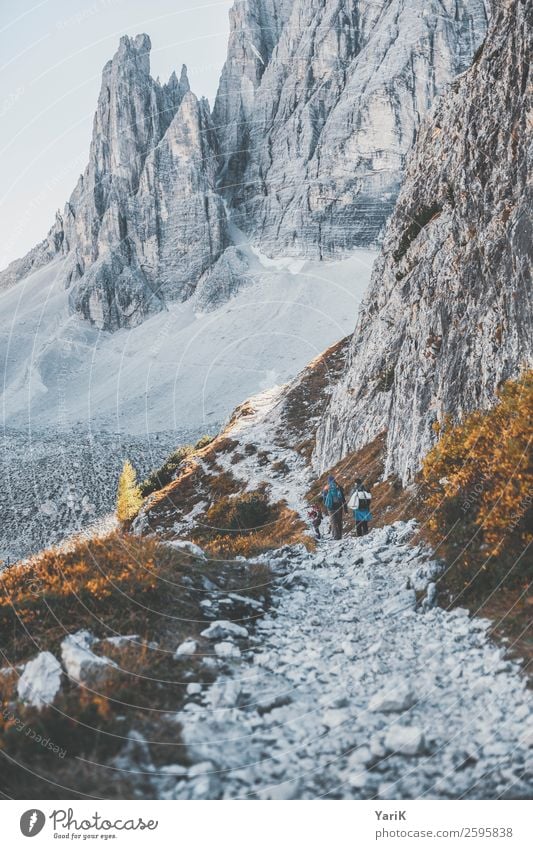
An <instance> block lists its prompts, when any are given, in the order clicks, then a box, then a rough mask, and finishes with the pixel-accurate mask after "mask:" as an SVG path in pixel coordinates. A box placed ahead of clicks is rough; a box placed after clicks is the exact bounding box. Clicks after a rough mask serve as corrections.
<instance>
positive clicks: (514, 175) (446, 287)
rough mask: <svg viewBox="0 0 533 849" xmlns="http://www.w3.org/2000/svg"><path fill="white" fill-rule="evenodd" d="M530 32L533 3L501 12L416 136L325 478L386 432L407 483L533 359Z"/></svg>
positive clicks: (392, 466)
mask: <svg viewBox="0 0 533 849" xmlns="http://www.w3.org/2000/svg"><path fill="white" fill-rule="evenodd" d="M531 24H532V8H531V6H530V5H529V6H528V4H527V3H526V2H524V1H523V0H503V2H501V3H500V4H499V5H498V7H497V9H495V15H494V19H493V21H492V24H491V26H490V30H489V33H488V35H487V38H486V40H485V43H484V45H483V47H482V49H481V50H480V51H479V53H478V55H477V56H476V58H475V60H474V63H473V66H472V67H471V68H470V70H468V71H467V72H466V73H464V74H463V75H462V76H461V77H460V78H459V79H457V80H456V81H455V83H454V84H453V86H452V91H451V92H450V93H449V94H448V95H447V96H446V97H444V98H442V99H441V100H440V101H439V102H438V103H437V104H436V106H435V108H434V109H433V111H432V114H431V115H430V116H429V117H428V119H427V120H426V121H425V122H424V124H423V126H422V128H421V131H420V134H419V137H418V141H417V144H416V147H415V149H414V152H413V154H412V156H411V157H410V160H409V165H408V168H407V174H406V178H405V182H404V184H403V188H402V190H401V192H400V196H399V198H398V202H397V204H396V208H395V212H394V214H393V216H392V218H391V220H390V222H389V225H388V227H387V231H386V235H385V240H384V245H383V252H382V254H381V257H380V258H379V260H378V261H377V264H376V266H375V268H374V272H373V276H372V282H371V286H370V290H369V292H368V295H367V297H366V299H365V302H364V304H363V307H362V310H361V313H360V317H359V320H358V323H357V327H356V330H355V333H354V336H353V340H352V345H351V350H350V355H349V360H348V365H347V370H346V373H345V375H344V378H343V379H342V381H341V382H340V384H339V386H338V387H337V389H336V391H335V393H334V395H333V398H332V402H331V406H330V409H329V411H328V413H327V415H326V416H325V418H324V420H323V422H322V425H321V427H320V429H319V433H318V439H317V447H316V453H315V460H316V462H317V464H318V465H319V466H321V467H322V468H325V467H327V466H329V465H330V464H332V463H334V462H335V461H336V460H338V459H339V458H340V457H342V456H343V455H345V454H346V453H347V452H349V451H352V450H354V449H356V448H359V447H360V446H362V445H364V444H366V443H367V442H369V441H370V440H371V439H373V438H374V437H375V436H376V435H377V434H378V433H379V432H380V431H382V430H383V429H384V428H387V429H388V437H387V461H386V472H387V473H388V474H391V473H395V474H398V475H399V476H400V477H401V478H402V480H403V481H404V482H408V481H410V480H412V478H413V476H414V474H415V473H416V471H417V469H418V468H419V466H420V462H421V459H422V457H423V456H424V454H425V453H426V452H427V450H428V449H429V448H430V446H431V444H432V443H433V441H434V439H435V434H434V430H433V428H432V425H433V424H434V422H442V421H443V419H444V417H445V416H446V415H447V414H450V415H452V416H453V417H460V416H461V415H462V414H464V413H465V412H467V411H470V410H472V409H473V408H476V407H486V406H488V405H490V404H492V403H493V402H494V399H495V392H496V390H497V388H498V385H499V384H500V382H501V381H503V380H505V379H506V378H508V377H510V376H513V375H515V374H517V372H518V371H519V370H520V368H521V367H522V366H523V365H525V364H528V363H529V364H531V363H532V361H533V322H532V309H533V307H532V287H531V276H530V274H531V261H532V258H533V257H532V243H533V242H532V235H533V234H532V226H531V219H530V211H531V200H532V190H531V173H532V164H533V163H532V144H531V132H530V127H531V124H530V122H531V114H532V113H531V99H530V97H531V78H530V73H531V72H530V66H529V58H530V56H531V47H532V43H531V41H532V39H531V31H532V30H531ZM528 123H529V129H528Z"/></svg>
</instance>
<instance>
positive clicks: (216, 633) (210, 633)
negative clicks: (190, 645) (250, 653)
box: [202, 619, 248, 640]
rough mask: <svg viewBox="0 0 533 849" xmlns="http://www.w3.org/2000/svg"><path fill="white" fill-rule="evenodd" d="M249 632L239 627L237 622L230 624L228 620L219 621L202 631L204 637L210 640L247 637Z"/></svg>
mask: <svg viewBox="0 0 533 849" xmlns="http://www.w3.org/2000/svg"><path fill="white" fill-rule="evenodd" d="M247 636H248V631H247V630H246V628H244V627H243V626H242V625H237V623H236V622H230V621H229V620H228V619H217V621H216V622H213V623H212V624H211V625H209V627H208V628H205V630H203V631H202V637H206V639H208V640H219V639H223V638H224V637H247Z"/></svg>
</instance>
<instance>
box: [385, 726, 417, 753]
mask: <svg viewBox="0 0 533 849" xmlns="http://www.w3.org/2000/svg"><path fill="white" fill-rule="evenodd" d="M385 748H386V749H387V750H388V751H389V752H392V753H395V754H399V755H405V756H406V757H414V756H416V755H421V754H423V752H424V748H425V742H424V734H423V733H422V731H421V730H420V728H415V727H412V726H406V725H392V726H391V727H390V728H389V730H388V731H387V733H386V735H385Z"/></svg>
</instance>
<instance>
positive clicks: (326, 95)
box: [213, 0, 487, 258]
mask: <svg viewBox="0 0 533 849" xmlns="http://www.w3.org/2000/svg"><path fill="white" fill-rule="evenodd" d="M486 25H487V9H486V2H485V0H430V2H427V0H423V2H422V0H409V2H405V0H386V2H384V3H367V2H362V0H295V1H294V2H282V1H281V0H277V2H275V0H269V2H267V0H261V2H259V0H257V2H242V0H239V2H236V3H235V5H234V8H233V11H232V15H231V32H230V39H229V46H228V59H227V62H226V65H225V68H224V71H223V73H222V77H221V82H220V88H219V91H218V95H217V99H216V103H215V108H214V113H213V118H214V123H215V126H216V128H217V134H218V137H219V139H220V146H221V153H222V157H223V160H222V175H221V187H222V189H223V190H224V192H225V195H226V197H227V198H228V201H229V203H230V205H231V208H232V214H233V216H234V218H235V220H236V221H237V223H238V224H239V226H240V227H241V228H242V229H243V230H245V231H246V232H247V233H248V234H249V235H250V237H251V238H252V239H253V240H254V241H255V242H258V243H259V244H260V246H261V248H262V250H263V251H265V252H266V253H267V254H271V255H275V254H280V253H284V254H294V255H297V256H301V255H304V256H311V257H314V258H321V257H326V256H330V255H334V254H338V253H343V252H345V251H347V250H349V249H350V248H352V247H353V246H354V245H364V244H368V243H371V242H374V241H375V240H376V239H377V237H378V234H379V233H380V230H381V228H382V226H383V224H384V222H385V220H386V218H387V217H388V215H389V214H390V213H391V211H392V209H393V206H394V201H395V199H396V196H397V193H398V190H399V186H400V180H401V175H402V171H403V167H404V161H405V156H406V154H407V152H408V150H409V149H410V147H411V145H412V143H413V140H414V136H415V133H416V131H417V128H418V125H419V121H420V118H421V116H422V115H423V114H424V113H425V112H426V110H427V109H428V107H429V106H430V104H431V102H432V100H433V98H434V96H435V95H436V94H437V93H439V92H441V91H442V90H443V89H444V88H445V87H446V86H447V85H448V84H449V83H450V81H451V80H452V79H453V78H454V76H455V75H456V74H457V73H459V72H461V71H464V70H465V68H467V67H468V65H469V63H470V62H471V60H472V56H473V54H474V52H475V50H476V48H477V47H478V45H479V43H480V42H481V40H482V38H483V36H484V34H485V31H486Z"/></svg>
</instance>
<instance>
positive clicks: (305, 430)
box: [278, 336, 350, 460]
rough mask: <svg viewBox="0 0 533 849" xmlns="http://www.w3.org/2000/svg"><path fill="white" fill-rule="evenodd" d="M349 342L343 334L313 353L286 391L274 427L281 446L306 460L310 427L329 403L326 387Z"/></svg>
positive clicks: (310, 441)
mask: <svg viewBox="0 0 533 849" xmlns="http://www.w3.org/2000/svg"><path fill="white" fill-rule="evenodd" d="M349 344H350V337H349V336H347V337H346V338H345V339H341V341H340V342H337V343H336V344H335V345H332V346H331V347H330V348H328V349H327V350H326V351H324V353H323V354H320V356H318V357H316V358H315V359H314V360H313V361H312V362H311V363H309V365H308V366H307V368H305V369H304V371H303V372H302V374H300V375H299V376H298V379H297V381H295V382H294V385H293V386H292V387H291V388H290V389H289V391H288V392H287V394H286V396H285V403H284V405H283V411H282V414H281V427H280V428H279V431H278V441H279V445H280V446H281V447H282V448H283V447H287V448H292V449H294V450H295V451H297V452H298V453H299V454H301V455H302V456H303V457H305V458H306V459H307V460H310V458H311V454H312V452H313V448H314V444H315V437H314V430H315V428H316V425H317V424H318V420H319V418H320V416H321V415H322V414H323V413H324V412H325V410H326V407H327V405H328V403H329V399H330V395H329V392H328V389H329V387H330V386H332V385H333V384H334V383H335V382H336V380H337V379H338V378H339V377H340V375H341V373H342V370H343V369H344V365H345V362H346V355H347V353H348V348H349Z"/></svg>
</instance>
